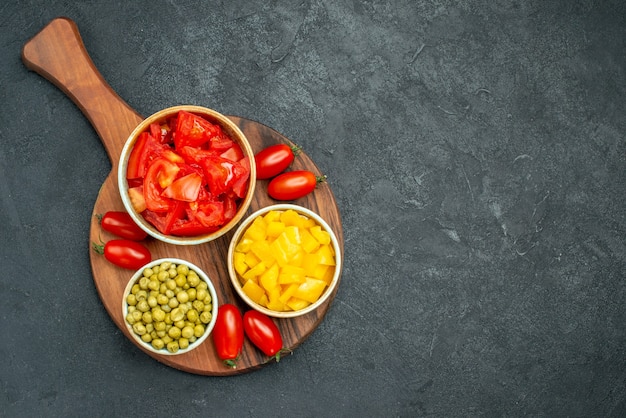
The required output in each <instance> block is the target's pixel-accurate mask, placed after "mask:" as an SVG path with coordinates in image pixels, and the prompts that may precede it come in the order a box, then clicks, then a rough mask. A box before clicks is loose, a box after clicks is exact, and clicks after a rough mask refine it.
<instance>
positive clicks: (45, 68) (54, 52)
mask: <svg viewBox="0 0 626 418" xmlns="http://www.w3.org/2000/svg"><path fill="white" fill-rule="evenodd" d="M22 59H23V62H24V64H25V65H26V67H27V68H29V69H30V70H32V71H34V72H36V73H38V74H40V75H41V76H43V77H44V78H46V79H47V80H49V81H50V82H52V83H53V84H54V85H55V86H57V87H58V88H59V89H61V90H62V91H63V92H64V93H65V94H67V95H68V96H69V97H70V98H71V99H72V100H73V102H74V103H75V104H76V105H77V106H78V107H79V108H80V109H81V110H82V112H83V113H84V115H85V116H86V117H87V118H88V119H89V121H90V122H91V124H92V125H93V127H94V129H95V130H96V132H97V134H98V136H99V137H100V139H101V140H102V142H103V144H104V147H105V149H106V151H107V154H108V156H109V158H110V160H111V164H112V170H111V172H110V173H109V175H108V177H107V178H106V180H105V181H104V184H103V185H102V188H101V190H100V192H99V194H98V197H97V200H96V203H95V206H94V209H93V216H92V218H91V228H90V234H89V243H86V244H87V245H86V250H88V251H89V255H90V262H91V268H92V271H93V280H94V283H95V285H96V288H97V291H98V294H99V296H100V299H101V300H102V303H103V305H104V307H105V308H106V310H107V312H108V313H109V315H110V316H111V318H112V319H113V321H114V322H115V324H116V325H117V326H118V327H119V329H120V330H121V331H122V332H123V333H124V334H125V335H126V336H127V337H128V340H129V341H132V342H133V343H134V344H135V345H137V347H139V348H140V349H141V350H143V351H144V352H145V353H146V354H148V355H150V356H152V357H153V358H155V359H156V360H158V361H160V362H162V363H164V364H166V365H168V366H171V367H174V368H176V369H179V370H183V371H186V372H190V373H196V374H201V375H233V374H238V373H243V372H247V371H251V370H255V369H257V368H259V367H261V366H263V365H264V364H267V362H268V358H267V357H265V356H264V355H263V354H262V353H261V352H260V351H259V350H257V349H256V348H255V347H254V346H253V345H252V344H251V343H250V341H248V340H247V339H246V340H245V343H244V347H243V351H242V354H241V357H240V359H239V361H238V367H237V368H236V369H230V368H228V367H226V366H224V364H223V363H222V362H221V360H220V359H219V358H218V357H217V355H216V352H215V348H214V345H213V342H212V339H211V338H208V339H207V340H205V342H204V343H203V344H202V345H201V346H199V347H198V348H196V349H195V350H193V351H191V352H189V353H186V354H181V355H176V356H166V355H160V354H153V353H151V352H149V351H147V350H144V349H143V348H142V347H140V346H139V345H138V344H136V343H135V342H134V340H133V339H132V338H131V337H130V335H129V334H128V331H127V330H126V327H125V325H124V318H123V317H122V293H123V290H124V287H125V286H126V283H127V282H128V280H129V279H130V276H131V275H132V273H133V272H132V271H130V270H125V269H122V268H119V267H116V266H114V265H112V264H110V263H109V262H107V261H106V260H105V259H104V257H103V256H101V255H99V254H97V253H96V252H95V251H93V250H92V249H91V244H92V242H99V241H100V238H102V240H104V241H107V240H109V239H112V238H114V237H113V236H112V235H110V234H108V233H107V232H106V231H103V230H102V229H101V228H100V225H99V223H98V219H97V217H96V215H98V214H104V213H105V212H107V211H110V210H124V206H123V205H122V200H121V198H120V196H119V192H118V187H117V167H118V160H119V156H120V153H121V150H122V148H123V146H124V143H125V141H126V139H127V138H128V135H129V134H130V133H131V131H132V130H133V129H134V128H135V127H136V126H137V125H138V124H139V123H140V122H141V121H142V120H143V118H142V116H140V114H139V113H137V112H136V111H134V110H133V109H132V108H131V107H130V106H129V105H128V104H126V102H124V100H122V99H121V98H120V97H119V96H118V95H117V94H116V93H115V92H114V91H113V89H112V88H111V87H110V86H109V85H108V83H107V82H106V81H105V80H104V78H103V77H102V76H101V74H100V73H99V71H98V70H97V69H96V67H95V65H94V64H93V62H92V60H91V58H90V57H89V54H88V53H87V51H86V49H85V46H84V44H83V42H82V39H81V36H80V33H79V31H78V28H77V26H76V24H75V23H74V22H73V21H72V20H70V19H68V18H57V19H54V20H53V21H51V22H50V23H49V24H48V25H47V26H46V27H44V28H43V29H42V30H41V31H40V32H39V33H38V34H37V35H35V37H33V38H32V39H31V40H29V41H28V42H27V43H26V44H25V45H24V48H23V50H22ZM229 118H230V119H232V120H233V121H234V122H235V123H236V124H237V125H238V126H239V128H240V129H241V130H242V131H243V133H244V134H245V135H246V136H247V138H248V140H249V142H250V145H251V146H252V150H253V151H254V152H255V153H256V152H258V151H259V150H261V149H262V148H264V147H266V146H268V145H272V144H276V143H288V144H291V142H290V141H289V139H287V138H285V137H284V136H283V135H281V134H280V133H278V132H276V131H275V130H273V129H271V128H269V127H267V126H265V125H263V124H260V123H258V122H254V121H251V120H248V119H245V118H241V117H235V116H229ZM292 169H308V170H311V171H313V172H314V173H317V174H318V175H320V174H321V173H320V171H319V169H318V168H317V167H316V166H315V164H314V163H313V161H311V159H310V158H309V157H308V156H307V155H306V154H305V153H301V154H300V155H299V156H298V157H297V158H296V161H294V163H293V165H292ZM267 184H268V183H267V180H260V181H258V182H257V186H256V191H255V196H254V199H253V201H252V204H251V206H250V209H249V211H248V213H252V212H253V211H255V210H257V209H259V208H262V207H265V206H268V205H271V204H274V203H278V202H276V201H274V200H272V199H271V198H270V197H269V196H268V194H267ZM293 203H295V204H298V205H301V206H304V207H307V208H309V209H311V210H313V211H314V212H316V213H318V214H319V215H320V216H321V217H322V218H323V219H324V220H326V222H327V223H328V224H329V225H330V226H331V227H332V228H333V230H334V232H335V234H336V235H337V238H338V239H339V245H340V248H341V252H342V253H343V243H344V240H343V230H342V227H341V219H340V214H339V210H338V208H337V204H336V201H335V197H334V195H333V193H332V191H331V189H330V187H329V186H328V184H321V185H319V186H318V188H317V189H316V191H315V192H314V193H312V194H310V195H308V196H306V197H304V198H301V199H298V200H297V201H294V202H293ZM232 234H233V232H232V231H231V232H230V233H228V234H226V235H224V236H222V237H221V238H219V239H218V240H216V241H213V242H211V243H208V244H202V245H199V246H175V245H171V244H166V243H162V242H159V241H156V240H152V239H147V240H146V242H145V244H146V246H147V247H148V248H149V249H150V252H151V253H152V257H153V259H157V258H162V257H177V258H181V259H185V260H189V261H190V262H192V263H194V264H196V265H198V266H199V267H200V268H202V269H203V270H204V271H205V272H206V273H207V274H208V275H209V277H210V278H211V279H212V281H213V283H214V284H215V287H216V290H217V295H218V300H219V303H220V304H221V303H233V304H235V305H238V306H239V307H240V309H241V311H242V313H243V312H244V311H245V310H246V309H248V308H247V306H245V305H244V303H243V302H242V301H241V300H240V299H239V297H238V296H237V295H236V293H235V292H234V290H233V289H232V287H231V284H230V279H229V276H228V270H227V265H226V255H227V252H228V246H229V243H230V239H231V237H232ZM342 255H343V254H342ZM336 289H337V287H335V291H334V292H335V293H336V291H337V290H336ZM334 297H335V294H333V295H331V297H330V298H329V300H328V302H327V303H325V304H324V305H322V306H320V307H319V308H318V309H317V310H316V311H313V312H311V313H310V314H307V315H305V316H302V317H299V318H293V319H275V322H276V324H277V325H278V327H279V329H280V331H281V332H282V336H283V340H284V346H285V347H286V348H288V349H290V350H292V351H293V350H294V349H295V348H296V347H297V346H298V345H299V344H301V343H302V342H303V341H304V340H305V339H306V338H307V337H308V336H309V335H310V334H311V333H312V332H313V331H314V330H315V328H316V327H317V326H318V325H319V323H320V322H321V321H322V319H323V318H324V316H325V315H326V312H327V311H328V308H329V306H330V304H331V303H332V300H333V299H334Z"/></svg>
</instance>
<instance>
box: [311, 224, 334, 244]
mask: <svg viewBox="0 0 626 418" xmlns="http://www.w3.org/2000/svg"><path fill="white" fill-rule="evenodd" d="M309 232H311V234H312V235H313V236H314V237H315V239H316V240H318V241H319V243H320V244H322V245H328V244H330V234H329V233H328V232H326V231H324V230H323V229H322V227H321V226H320V225H315V226H312V227H311V228H309Z"/></svg>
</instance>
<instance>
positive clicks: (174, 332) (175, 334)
mask: <svg viewBox="0 0 626 418" xmlns="http://www.w3.org/2000/svg"><path fill="white" fill-rule="evenodd" d="M180 334H181V329H180V328H178V327H172V328H170V329H169V331H167V335H169V336H170V337H171V338H172V339H173V340H177V339H178V338H180Z"/></svg>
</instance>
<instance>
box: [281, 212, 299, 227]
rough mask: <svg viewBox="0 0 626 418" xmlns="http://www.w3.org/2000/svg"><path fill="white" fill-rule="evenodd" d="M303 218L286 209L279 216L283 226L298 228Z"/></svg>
mask: <svg viewBox="0 0 626 418" xmlns="http://www.w3.org/2000/svg"><path fill="white" fill-rule="evenodd" d="M303 219H304V218H303V217H302V216H300V215H299V214H298V212H296V211H295V210H293V209H287V210H286V211H284V212H283V213H282V214H281V215H280V220H281V222H282V223H284V224H285V226H297V227H300V226H301V225H302V223H303Z"/></svg>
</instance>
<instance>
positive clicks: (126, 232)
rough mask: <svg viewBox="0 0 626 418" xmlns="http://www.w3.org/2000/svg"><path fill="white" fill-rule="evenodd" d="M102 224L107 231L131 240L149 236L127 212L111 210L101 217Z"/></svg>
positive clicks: (139, 239)
mask: <svg viewBox="0 0 626 418" xmlns="http://www.w3.org/2000/svg"><path fill="white" fill-rule="evenodd" d="M100 225H101V226H102V229H104V230H105V231H109V232H110V233H112V234H115V235H117V236H118V237H121V238H124V239H129V240H131V241H141V240H142V239H145V238H146V237H147V236H148V234H147V233H146V231H144V230H143V229H141V228H139V226H138V225H137V224H136V223H135V221H133V218H131V217H130V215H129V214H128V213H126V212H118V211H109V212H107V213H105V214H104V216H103V217H102V218H101V219H100Z"/></svg>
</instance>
